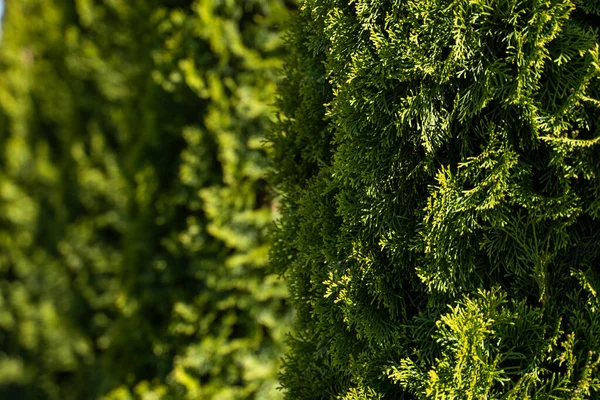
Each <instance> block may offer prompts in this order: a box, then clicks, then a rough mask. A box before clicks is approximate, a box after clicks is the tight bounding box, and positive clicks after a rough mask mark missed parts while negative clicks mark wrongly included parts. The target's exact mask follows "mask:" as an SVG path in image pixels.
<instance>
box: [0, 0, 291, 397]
mask: <svg viewBox="0 0 600 400" xmlns="http://www.w3.org/2000/svg"><path fill="white" fill-rule="evenodd" d="M289 5H291V4H286V3H285V2H284V1H283V0H282V1H279V0H269V1H267V0H264V1H263V0H248V1H243V2H236V1H225V0H223V1H208V0H206V1H205V0H200V1H154V0H151V1H148V0H135V1H120V0H105V1H92V0H76V1H74V2H64V1H59V0H16V1H10V2H8V4H7V5H6V6H7V7H6V14H5V19H4V23H3V36H2V44H1V46H0V397H2V398H7V399H9V398H10V399H42V398H48V399H77V400H79V399H96V398H105V399H111V400H117V399H119V400H125V399H137V398H140V399H151V398H152V399H155V398H163V399H251V398H253V399H271V398H278V397H280V396H281V394H280V392H278V391H276V390H275V387H276V386H277V370H278V364H279V358H280V355H281V353H282V348H283V346H282V342H283V339H284V338H283V336H284V334H285V332H286V331H287V329H288V324H287V322H286V321H287V320H288V315H289V312H288V308H287V306H286V304H285V297H286V293H287V291H286V289H285V286H284V285H283V283H282V282H281V281H280V280H278V278H277V275H275V274H271V273H268V272H267V254H268V246H267V244H266V239H265V237H266V229H267V226H268V225H269V223H270V221H272V215H273V212H272V208H273V206H272V200H271V196H270V195H269V193H268V191H267V185H266V183H265V180H264V175H265V167H266V164H267V161H266V153H265V150H264V148H263V146H262V145H261V140H262V138H263V136H264V134H265V131H266V129H268V127H269V126H270V124H271V120H273V118H274V112H273V108H272V104H273V103H274V101H275V100H274V91H275V78H276V71H277V69H278V68H280V66H281V59H280V58H281V54H282V42H281V39H280V37H279V35H278V33H277V31H276V27H277V25H279V24H281V23H283V21H284V18H285V16H286V14H287V7H288V6H289Z"/></svg>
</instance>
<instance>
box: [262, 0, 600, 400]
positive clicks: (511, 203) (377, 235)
mask: <svg viewBox="0 0 600 400" xmlns="http://www.w3.org/2000/svg"><path fill="white" fill-rule="evenodd" d="M599 28H600V7H599V6H598V3H597V2H596V1H593V0H552V1H539V0H493V1H492V0H476V1H472V0H452V1H450V0H418V1H395V0H354V1H346V0H305V1H304V2H303V3H302V5H301V9H300V12H299V15H298V16H297V17H296V18H295V20H294V22H293V23H292V24H291V28H290V29H289V32H288V45H289V49H290V51H291V55H290V56H289V57H288V59H287V63H286V67H285V80H284V82H283V83H282V84H281V86H280V96H281V99H280V102H279V105H280V108H281V118H280V120H281V121H280V124H279V128H278V129H277V130H276V131H275V132H274V133H273V134H272V136H271V137H270V141H271V142H272V147H273V149H274V152H273V163H274V169H275V171H274V173H273V180H274V182H275V184H276V185H277V187H278V188H279V190H280V191H281V192H282V193H283V200H282V217H281V219H280V220H279V223H278V227H277V229H276V231H275V233H274V247H273V249H272V253H271V259H272V263H273V264H274V266H275V267H277V268H279V269H280V271H281V272H282V273H284V274H285V275H286V276H287V278H288V280H289V288H290V291H291V296H292V297H293V301H294V304H295V306H296V308H297V316H296V328H295V333H294V335H293V336H292V337H291V338H290V341H289V344H290V350H289V353H288V355H287V358H286V361H285V366H284V370H283V375H282V384H283V386H284V387H285V389H286V391H287V398H289V399H294V400H297V399H311V400H312V399H333V398H337V399H346V400H350V399H448V400H449V399H514V400H517V399H519V400H520V399H540V400H541V399H597V398H600V370H599V368H600V297H599V293H600V254H599V249H600V180H599V179H600V148H599V147H598V142H599V140H600V139H599V138H600V132H598V130H599V125H598V121H599V117H600V110H599V107H600V79H599V73H600V60H599V58H598V57H599V42H600V39H599V37H598V34H599Z"/></svg>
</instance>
